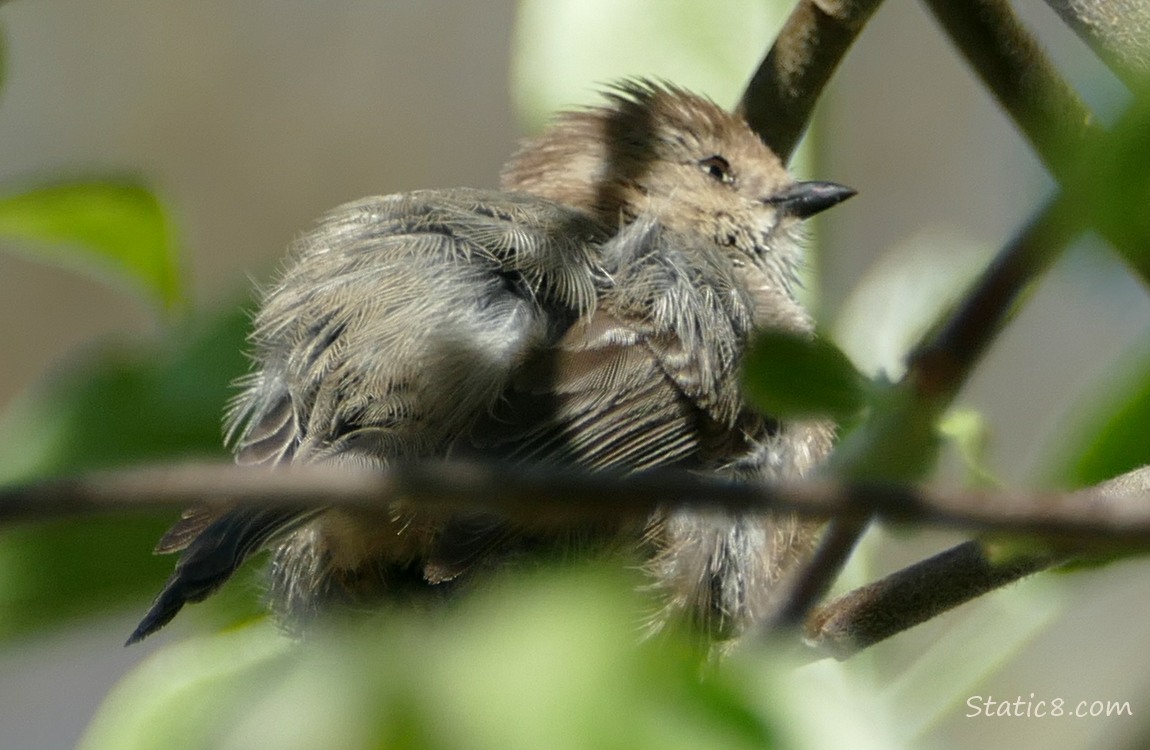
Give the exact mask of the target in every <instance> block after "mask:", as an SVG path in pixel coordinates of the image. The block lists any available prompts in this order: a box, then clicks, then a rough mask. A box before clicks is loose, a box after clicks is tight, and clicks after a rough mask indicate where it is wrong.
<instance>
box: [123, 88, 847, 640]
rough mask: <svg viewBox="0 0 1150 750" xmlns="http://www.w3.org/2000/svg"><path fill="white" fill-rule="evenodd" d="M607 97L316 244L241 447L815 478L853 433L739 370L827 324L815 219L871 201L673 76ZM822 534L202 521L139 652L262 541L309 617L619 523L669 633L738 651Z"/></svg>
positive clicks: (305, 260)
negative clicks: (767, 411)
mask: <svg viewBox="0 0 1150 750" xmlns="http://www.w3.org/2000/svg"><path fill="white" fill-rule="evenodd" d="M604 98H605V102H604V103H603V104H601V105H600V106H597V107H592V108H587V109H583V110H578V111H572V112H568V113H565V114H561V115H559V116H558V117H557V118H556V119H555V120H554V121H553V123H552V124H551V125H550V127H548V128H547V129H546V130H545V131H544V132H543V133H542V134H541V135H539V136H537V137H536V138H534V139H531V140H528V141H526V142H525V144H524V145H523V146H522V147H521V148H520V150H519V151H518V152H517V154H516V155H515V156H514V157H513V158H512V159H511V161H510V162H509V163H508V164H507V165H506V167H505V168H504V171H503V178H502V188H503V189H502V190H501V191H494V190H474V189H451V190H422V191H416V192H411V193H404V194H398V195H390V196H385V197H371V198H365V199H362V200H359V201H356V202H353V203H349V204H346V205H344V206H341V207H339V208H336V209H335V210H334V211H332V212H330V213H329V214H327V215H326V216H325V217H324V218H323V219H321V220H320V222H319V224H318V226H317V227H316V228H315V229H313V230H312V231H311V232H309V233H308V234H306V235H304V236H303V237H302V238H301V239H299V240H298V241H297V242H296V243H295V246H294V249H293V251H292V252H291V255H290V259H289V261H288V263H287V265H286V268H285V270H284V271H283V272H282V273H281V274H280V275H279V278H278V280H277V281H276V282H275V283H274V284H273V285H272V286H271V287H270V288H269V289H267V290H266V291H265V292H264V293H263V294H262V299H261V304H260V307H259V311H258V313H257V314H256V316H255V321H254V330H253V332H252V334H251V339H250V340H251V344H252V347H253V349H254V351H253V359H254V363H255V364H254V369H253V371H252V372H251V373H250V374H249V375H248V376H246V377H245V378H243V379H242V381H241V382H240V386H241V387H242V392H241V393H240V394H239V395H238V397H236V398H235V400H234V401H233V403H232V404H231V408H230V410H229V412H228V415H227V424H228V435H229V440H230V442H231V444H232V445H233V446H234V449H235V454H236V459H237V461H238V462H239V463H240V464H245V465H258V466H274V465H284V464H292V463H310V462H333V463H335V464H337V465H346V466H369V467H385V466H388V465H391V464H394V463H396V462H402V461H405V460H419V459H427V458H434V457H445V456H453V457H468V458H471V457H475V458H480V459H492V460H498V461H502V462H519V463H522V464H531V465H544V466H548V465H551V466H557V467H564V468H570V469H577V470H586V471H615V472H623V473H640V472H645V471H651V470H654V469H659V468H664V467H675V468H679V469H686V470H690V471H695V472H700V473H704V474H707V475H713V476H718V477H728V478H731V479H733V480H737V481H748V482H754V481H763V480H771V479H791V478H797V477H800V476H802V475H803V474H805V473H806V472H808V471H809V470H811V469H812V467H814V466H816V465H817V464H818V463H819V461H820V460H821V459H823V458H824V457H825V456H826V454H827V453H828V452H829V450H830V448H831V445H832V441H833V435H834V428H833V425H831V424H830V423H828V422H826V421H822V420H809V421H781V420H778V419H775V418H772V417H771V416H770V415H764V414H761V413H759V412H758V411H756V410H755V409H754V408H752V407H751V406H749V405H748V404H747V403H746V402H745V400H744V398H743V393H742V388H741V385H740V369H739V368H740V362H741V359H742V356H743V354H744V352H745V350H746V348H747V346H748V343H749V341H750V339H751V337H752V335H753V334H754V332H755V331H756V330H759V329H764V328H781V329H785V330H788V331H792V332H797V333H799V334H802V335H813V323H812V320H811V318H810V315H809V314H808V312H807V311H806V310H805V309H804V308H803V306H802V305H801V304H800V303H799V302H798V301H797V299H796V296H795V292H796V287H797V285H798V273H799V270H800V268H801V266H802V263H803V253H802V250H801V243H800V234H801V232H800V225H801V222H802V220H804V219H806V218H808V217H810V216H812V215H814V214H816V213H818V212H820V211H822V210H824V209H826V208H829V207H831V206H834V205H836V204H837V203H840V202H841V201H843V200H845V199H847V198H849V197H850V196H852V195H854V191H853V190H851V189H850V188H846V187H843V186H841V185H837V184H834V183H830V182H800V181H795V180H794V179H793V178H792V177H791V176H790V175H789V174H788V172H787V171H786V169H785V168H784V166H783V165H782V163H781V162H780V160H779V158H778V157H777V156H776V155H775V154H774V153H772V152H771V150H770V149H769V148H768V147H767V146H766V145H764V144H763V142H762V141H761V140H760V139H759V138H758V137H757V136H756V135H755V134H754V132H752V130H751V129H750V128H749V127H748V126H747V124H746V123H745V122H744V121H743V120H742V119H741V118H739V117H737V116H735V115H733V114H731V113H729V112H726V111H725V110H723V109H722V108H720V107H719V106H718V105H716V104H715V103H714V102H712V101H711V100H709V99H707V98H705V97H701V96H698V95H695V94H692V93H689V92H687V91H685V90H683V89H681V88H678V87H676V86H673V85H670V84H667V83H663V82H651V81H647V80H640V79H628V80H625V81H623V82H621V83H619V84H616V85H614V86H613V87H611V88H609V89H608V90H607V91H606V92H605V94H604ZM777 366H778V367H786V366H787V363H786V362H779V363H777ZM816 534H817V526H816V525H813V524H812V523H810V522H800V521H799V520H797V519H796V518H795V517H793V516H790V515H782V514H726V513H719V512H716V511H709V512H706V511H695V510H687V509H674V510H663V511H658V512H656V513H654V514H653V515H652V517H651V518H650V519H649V521H648V523H647V524H646V525H645V527H644V528H642V529H637V530H636V529H628V530H620V529H615V530H611V531H610V532H606V533H604V532H603V531H602V530H572V533H571V534H568V535H564V538H563V539H542V538H540V537H539V535H538V534H532V533H530V532H529V531H527V530H525V529H522V528H517V527H516V526H515V525H514V524H512V523H510V522H508V521H506V520H503V519H500V518H496V517H493V516H490V515H487V514H483V513H479V512H475V513H470V514H469V513H455V514H453V515H447V516H445V515H443V514H442V513H440V514H433V513H431V512H429V511H424V512H416V511H413V510H411V509H409V508H404V507H403V506H402V505H401V504H396V505H395V506H394V507H387V508H380V509H379V511H378V512H371V513H369V512H366V511H358V510H347V509H336V508H314V509H308V510H293V509H285V508H282V507H274V508H269V507H265V508H259V507H249V506H237V507H230V508H228V507H222V508H221V507H220V506H212V507H210V508H209V507H200V508H193V509H191V510H189V511H187V512H186V513H185V514H184V516H183V517H182V519H181V520H180V521H179V522H178V523H177V524H176V525H175V526H174V527H173V528H172V529H171V530H170V531H168V533H167V534H166V535H165V536H164V537H163V538H162V539H161V540H160V542H159V544H158V546H157V548H156V549H157V552H161V553H167V552H177V551H182V556H181V557H180V559H179V561H178V562H177V564H176V568H175V572H174V573H173V574H172V576H171V578H170V579H169V580H168V582H167V584H166V585H165V586H164V588H163V590H162V591H161V592H160V594H159V596H158V597H157V598H156V600H155V602H154V603H153V604H152V607H151V609H150V610H149V611H148V613H147V614H146V615H145V617H144V618H143V620H142V621H141V622H140V624H139V627H138V628H137V629H136V630H135V632H134V633H133V634H132V636H131V638H130V639H129V643H132V642H135V641H138V640H140V639H142V638H144V637H145V636H147V635H149V634H150V633H152V632H154V631H156V630H157V629H159V628H161V627H162V626H163V625H165V624H166V623H167V622H169V621H170V620H171V619H172V618H173V617H174V616H175V615H176V613H177V612H178V611H179V610H180V609H181V607H183V605H184V604H185V603H187V602H195V601H199V600H202V599H203V598H205V597H206V596H208V595H209V594H211V593H212V592H213V591H215V590H216V589H217V588H219V586H220V585H221V584H223V582H224V581H226V580H227V579H228V578H229V577H230V576H231V575H232V574H233V573H234V572H235V571H236V569H237V568H238V567H239V566H240V565H241V564H242V563H243V562H244V560H245V559H246V558H248V557H249V556H250V555H252V554H253V553H255V552H257V551H259V550H261V549H265V548H268V549H270V550H271V551H272V561H271V571H270V584H269V587H270V600H271V606H272V608H273V611H275V612H276V613H277V614H278V615H279V616H280V618H281V621H283V622H284V623H286V624H287V626H288V627H289V628H293V629H300V628H304V627H306V625H307V623H308V622H309V621H310V620H312V619H313V618H314V616H315V615H316V614H317V613H320V612H322V611H325V610H327V609H329V608H331V607H333V606H338V605H350V606H363V605H366V604H370V603H371V602H373V601H378V600H380V599H383V598H387V597H398V596H403V595H413V594H419V593H432V594H434V593H437V592H448V591H451V590H453V589H454V588H456V587H457V586H458V585H460V584H461V583H463V582H466V581H469V580H471V579H474V578H475V577H477V576H479V575H480V574H481V572H482V571H484V570H487V569H490V568H492V567H494V566H498V565H501V564H507V561H508V560H510V559H511V558H513V557H516V556H522V555H523V554H524V553H526V552H530V551H532V550H536V549H539V548H547V547H548V546H549V545H560V546H562V545H567V544H577V543H579V542H580V541H581V540H582V541H583V542H587V541H588V539H590V543H591V544H592V546H594V544H604V543H609V542H610V541H611V539H610V538H612V537H613V541H614V542H615V543H622V544H624V545H631V546H632V549H634V550H637V551H638V552H639V554H641V555H642V556H643V560H644V567H645V569H646V571H647V573H648V575H649V576H650V579H651V584H652V586H651V587H652V588H653V589H654V590H655V591H657V592H658V595H659V597H660V601H661V608H660V611H659V612H658V613H656V614H655V615H653V617H652V628H659V627H663V626H666V625H668V624H669V623H673V622H676V623H686V624H688V625H690V626H691V627H697V628H698V629H699V630H700V631H701V632H703V633H704V634H706V635H707V636H709V637H710V638H713V639H716V640H721V641H725V640H729V639H732V638H735V637H737V636H738V635H739V634H740V633H742V632H744V631H745V630H746V629H747V628H748V627H749V626H751V625H753V624H754V623H755V622H756V621H759V620H761V619H762V618H763V617H765V615H766V613H767V611H768V607H769V606H770V604H771V602H772V596H774V595H776V594H777V592H778V591H779V590H780V585H779V584H780V580H781V579H782V578H783V577H784V576H785V575H786V574H787V572H788V571H790V570H792V569H794V568H795V567H796V563H797V562H798V561H799V560H801V559H803V558H804V556H805V555H806V554H807V553H808V552H809V550H810V548H811V546H812V544H813V540H814V538H815V536H816Z"/></svg>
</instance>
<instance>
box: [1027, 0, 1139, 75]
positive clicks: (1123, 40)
mask: <svg viewBox="0 0 1150 750" xmlns="http://www.w3.org/2000/svg"><path fill="white" fill-rule="evenodd" d="M1046 4H1047V5H1049V6H1050V7H1051V8H1053V9H1054V12H1055V13H1057V14H1058V15H1059V16H1061V17H1062V20H1063V21H1065V22H1066V24H1067V25H1068V26H1069V27H1070V28H1071V29H1073V30H1074V33H1076V34H1078V36H1079V37H1080V38H1081V39H1082V40H1083V41H1085V42H1086V43H1087V44H1088V45H1090V47H1091V48H1092V49H1093V50H1094V52H1095V53H1096V54H1097V55H1098V56H1099V57H1100V58H1102V60H1103V61H1104V62H1105V63H1106V64H1107V65H1108V66H1109V67H1110V69H1111V70H1113V71H1114V72H1115V73H1116V74H1117V75H1118V76H1119V77H1120V78H1122V79H1123V80H1124V81H1126V83H1127V84H1128V85H1130V86H1131V87H1132V88H1138V87H1139V86H1143V85H1145V83H1146V79H1147V77H1148V76H1150V3H1147V2H1146V0H1046Z"/></svg>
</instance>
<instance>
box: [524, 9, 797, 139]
mask: <svg viewBox="0 0 1150 750" xmlns="http://www.w3.org/2000/svg"><path fill="white" fill-rule="evenodd" d="M793 5H794V3H793V2H790V0H711V1H710V2H706V3H700V2H695V0H522V1H521V2H520V3H519V12H518V16H517V18H516V29H515V42H514V48H513V51H512V93H513V95H514V97H515V99H516V103H517V104H518V107H519V111H520V113H521V115H522V116H523V117H524V119H525V120H526V121H527V122H528V123H529V124H530V125H531V126H532V127H533V128H534V127H538V126H539V125H541V124H542V122H543V120H544V118H545V117H546V116H548V115H549V114H550V113H552V112H555V111H556V110H560V109H569V108H571V107H572V106H574V105H578V104H581V103H589V93H590V92H591V91H593V90H594V89H595V88H597V87H599V86H602V85H603V84H604V83H605V82H608V81H613V80H616V79H618V78H619V77H620V76H624V75H631V76H643V75H645V76H652V77H660V78H665V79H667V80H671V81H674V82H675V83H677V84H679V85H680V86H685V87H687V88H689V89H691V90H692V91H697V92H699V93H701V94H706V95H708V96H711V97H713V98H714V99H715V100H716V101H718V102H720V103H721V104H723V105H731V104H734V102H735V101H736V100H737V98H738V96H739V94H740V93H741V87H742V85H743V83H744V82H745V81H746V77H747V71H750V70H754V69H755V67H756V66H757V65H758V63H759V60H760V58H761V56H762V53H763V49H764V45H765V44H766V42H767V41H768V40H770V39H771V38H773V37H774V35H775V34H776V33H777V31H778V29H779V27H780V26H781V25H782V23H783V21H784V20H785V19H786V16H787V13H789V12H790V10H791V7H792V6H793Z"/></svg>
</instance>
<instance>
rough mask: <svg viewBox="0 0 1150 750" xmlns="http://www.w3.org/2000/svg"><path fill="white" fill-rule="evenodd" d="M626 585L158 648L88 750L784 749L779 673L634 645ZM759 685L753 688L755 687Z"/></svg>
mask: <svg viewBox="0 0 1150 750" xmlns="http://www.w3.org/2000/svg"><path fill="white" fill-rule="evenodd" d="M633 584H634V581H633V580H631V578H630V577H627V576H622V575H620V573H619V572H618V570H617V569H616V570H612V571H608V570H603V569H599V568H591V569H579V570H575V571H570V570H568V571H562V572H556V571H545V573H544V574H533V575H519V576H505V577H503V578H502V579H500V581H499V582H497V583H496V584H495V585H492V586H489V587H487V588H485V589H484V590H482V591H481V592H477V594H476V595H472V596H470V597H467V598H465V599H464V600H463V601H461V602H458V603H457V604H456V605H454V606H452V607H449V608H446V609H435V610H434V611H431V612H429V611H419V610H413V609H404V610H394V611H390V612H385V613H382V614H379V615H372V616H369V617H365V618H357V619H355V620H353V621H352V622H350V623H348V626H347V627H343V626H341V627H338V628H334V629H332V630H330V631H328V632H320V633H317V634H316V635H315V636H314V637H311V638H309V639H308V640H307V641H306V642H304V643H302V644H300V645H299V646H298V647H293V648H288V649H287V650H286V651H285V649H284V644H285V640H284V639H282V638H279V637H277V636H275V635H274V634H273V632H272V630H271V628H269V627H267V626H266V625H260V626H256V627H247V628H242V629H240V630H236V631H231V632H227V633H223V634H218V635H212V636H207V637H200V638H194V639H191V640H189V641H186V642H183V643H177V644H174V645H172V646H169V647H167V648H164V649H161V650H160V651H158V652H157V653H156V654H154V655H153V656H152V657H151V658H150V659H149V660H148V661H146V662H145V663H144V664H143V665H142V666H141V667H140V669H138V670H137V672H136V673H135V674H133V675H130V676H129V677H128V678H127V679H126V680H125V681H124V682H123V683H122V684H121V685H120V686H119V687H118V688H117V689H116V690H115V692H114V693H113V694H112V695H111V696H110V697H109V699H108V701H107V702H106V704H105V705H104V707H103V708H102V709H101V711H100V712H99V713H98V714H97V716H96V718H95V720H94V721H93V723H92V725H91V727H90V729H89V733H88V735H87V737H86V738H85V741H84V742H83V743H82V744H81V747H83V748H85V749H86V750H104V749H105V748H116V749H117V750H132V749H133V748H159V747H163V748H166V749H167V748H201V747H212V748H223V749H227V748H243V749H244V750H258V749H259V748H275V750H292V749H293V748H308V750H322V749H323V748H343V749H347V750H354V749H355V748H384V747H386V748H409V749H412V750H414V749H415V748H445V749H446V748H463V747H468V748H499V749H500V750H519V749H521V748H522V749H523V750H527V749H528V748H530V749H531V750H537V749H538V748H548V750H566V749H571V750H576V749H579V750H582V749H583V748H592V749H594V748H604V749H608V748H610V749H616V748H617V749H619V750H622V749H623V748H627V749H628V750H630V749H634V750H645V749H648V748H649V749H650V750H655V749H656V748H657V749H658V750H677V749H679V748H682V749H683V750H686V749H687V748H690V749H691V750H694V749H695V748H700V747H706V748H715V749H716V750H720V749H722V748H746V749H747V750H750V749H751V748H760V749H763V748H777V747H785V746H788V745H784V744H783V741H782V739H781V735H780V734H779V733H778V732H777V731H776V728H775V727H776V725H777V723H778V722H779V718H778V709H776V708H774V707H773V705H774V704H773V703H772V702H771V701H769V700H764V701H758V700H755V698H754V696H756V695H757V694H761V693H763V692H767V693H771V694H774V693H776V691H780V690H783V689H784V687H783V679H784V678H782V677H781V676H780V675H764V674H756V675H755V676H754V677H753V679H752V677H751V675H749V674H747V673H744V672H740V671H739V670H738V669H737V668H725V669H722V670H716V671H713V672H712V673H710V674H708V676H707V678H706V679H702V678H701V677H700V672H699V666H700V665H699V663H698V660H697V656H696V655H694V654H693V653H692V651H691V650H690V649H688V648H686V647H684V646H683V645H682V644H680V643H678V641H676V640H675V639H673V638H667V639H661V641H660V642H659V643H647V644H639V643H638V638H637V634H636V623H637V621H638V619H639V617H640V616H641V612H642V611H643V608H644V607H645V606H647V605H649V604H650V602H643V603H640V602H639V601H637V599H638V597H637V596H636V595H635V594H634V593H633V590H634V588H633ZM752 688H753V689H752Z"/></svg>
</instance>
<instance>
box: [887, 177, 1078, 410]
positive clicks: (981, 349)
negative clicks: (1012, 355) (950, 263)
mask: <svg viewBox="0 0 1150 750" xmlns="http://www.w3.org/2000/svg"><path fill="white" fill-rule="evenodd" d="M1068 209H1069V206H1068V205H1067V202H1066V200H1065V199H1064V198H1063V199H1055V200H1052V201H1050V202H1049V203H1047V204H1046V205H1045V206H1044V207H1043V208H1042V209H1041V210H1039V212H1038V213H1037V214H1036V215H1035V216H1034V217H1033V218H1032V219H1031V220H1030V222H1029V223H1028V224H1027V225H1026V226H1025V227H1024V228H1023V229H1022V231H1021V232H1020V233H1019V234H1018V235H1017V236H1016V237H1015V238H1014V239H1013V240H1012V241H1011V242H1010V244H1008V245H1007V246H1006V247H1005V248H1003V249H1002V250H1001V251H1000V252H999V253H998V255H997V256H996V257H995V258H994V260H993V262H992V263H991V265H990V266H989V267H988V268H987V270H986V271H984V272H983V274H982V276H980V277H979V279H978V281H977V282H975V285H974V287H972V288H971V290H970V291H969V292H968V293H967V294H966V295H965V296H964V297H963V299H962V300H961V301H960V303H959V305H958V306H957V307H956V308H955V309H954V311H953V312H952V313H950V316H949V317H948V318H947V319H946V320H945V321H944V322H943V323H942V325H941V326H940V327H938V328H937V329H935V330H934V332H933V333H932V334H931V335H929V336H928V337H927V338H926V339H924V340H923V341H922V342H921V343H920V344H919V345H918V346H917V347H916V348H915V349H914V350H913V351H912V353H911V354H910V356H909V358H908V363H907V375H906V378H907V381H908V382H911V383H913V384H914V387H915V390H916V391H917V393H918V394H920V396H921V397H922V398H924V399H928V400H930V401H934V402H936V403H949V402H950V400H951V399H953V398H954V396H955V394H956V393H957V391H958V389H959V388H960V387H961V386H962V384H963V383H965V382H966V379H967V378H968V377H969V376H970V374H971V372H972V371H973V369H974V366H975V365H976V364H977V363H978V361H979V359H981V357H982V355H983V354H984V353H985V352H986V350H987V348H989V346H990V343H991V342H992V341H993V340H994V338H995V337H996V336H997V335H998V332H999V331H1000V330H1001V329H1002V326H1003V325H1004V323H1005V322H1006V320H1007V318H1008V317H1009V315H1010V314H1011V312H1012V311H1013V310H1014V308H1015V305H1016V303H1017V301H1018V299H1019V297H1020V296H1021V294H1022V292H1023V290H1024V289H1025V288H1026V286H1027V285H1028V284H1029V283H1030V282H1032V281H1034V280H1035V279H1036V278H1038V276H1040V275H1041V274H1042V273H1043V272H1044V271H1045V270H1046V269H1047V268H1049V267H1050V265H1051V264H1052V263H1053V262H1054V260H1055V259H1056V258H1057V257H1058V256H1059V254H1060V253H1061V251H1062V250H1063V249H1064V248H1065V247H1066V245H1067V244H1069V242H1070V241H1071V240H1072V239H1073V238H1074V237H1075V236H1077V234H1078V233H1079V232H1080V231H1081V229H1082V225H1081V223H1079V222H1078V221H1075V217H1076V216H1077V215H1076V213H1075V212H1074V211H1072V210H1068Z"/></svg>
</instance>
